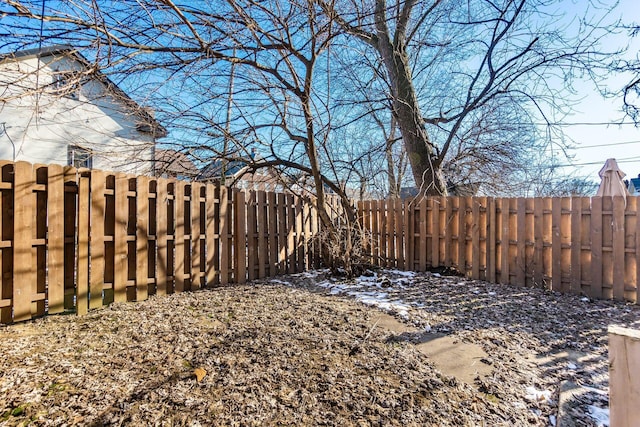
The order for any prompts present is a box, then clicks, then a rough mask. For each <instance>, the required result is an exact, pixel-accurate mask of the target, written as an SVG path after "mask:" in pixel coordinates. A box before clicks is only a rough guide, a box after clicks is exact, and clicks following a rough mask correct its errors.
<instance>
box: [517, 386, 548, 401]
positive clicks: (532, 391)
mask: <svg viewBox="0 0 640 427" xmlns="http://www.w3.org/2000/svg"><path fill="white" fill-rule="evenodd" d="M526 392H527V394H526V395H525V396H524V398H525V399H527V400H528V401H530V402H549V401H551V390H538V389H536V388H535V387H531V386H529V387H527V388H526Z"/></svg>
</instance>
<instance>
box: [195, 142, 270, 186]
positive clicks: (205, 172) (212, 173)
mask: <svg viewBox="0 0 640 427" xmlns="http://www.w3.org/2000/svg"><path fill="white" fill-rule="evenodd" d="M261 159H262V156H260V154H258V152H257V151H256V150H255V149H253V150H251V152H250V154H249V157H240V158H238V159H234V160H227V161H225V160H222V159H218V160H214V161H212V162H211V163H209V164H207V165H206V166H205V167H203V168H202V170H201V171H200V173H199V174H198V176H197V177H196V179H199V180H207V179H220V178H221V177H222V174H223V172H224V175H225V177H227V178H230V177H235V176H238V175H242V174H243V173H244V172H246V171H247V169H248V168H249V164H250V163H253V162H256V161H258V160H261Z"/></svg>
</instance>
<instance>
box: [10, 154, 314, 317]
mask: <svg viewBox="0 0 640 427" xmlns="http://www.w3.org/2000/svg"><path fill="white" fill-rule="evenodd" d="M0 171H1V179H0V230H1V233H2V235H1V236H0V265H1V268H2V277H1V286H0V291H1V293H0V323H10V322H14V321H21V320H27V319H30V318H32V317H36V316H41V315H44V314H47V313H49V314H52V313H60V312H63V311H67V310H75V311H76V312H77V313H79V314H82V313H85V312H87V310H89V309H92V308H97V307H100V306H102V305H106V304H109V303H111V302H113V301H131V300H144V299H146V298H147V297H148V296H149V295H152V294H167V293H172V292H181V291H185V290H195V289H199V288H201V287H203V286H211V285H216V284H225V283H229V282H237V283H242V282H244V281H245V280H247V279H249V280H250V279H254V278H263V277H270V276H274V275H276V274H281V273H294V272H299V271H303V270H306V269H308V268H311V266H313V265H315V264H316V262H317V249H316V248H315V247H314V243H313V240H312V238H311V237H312V236H313V235H314V234H315V233H317V231H318V229H319V224H318V219H317V214H316V211H315V209H313V208H312V207H311V205H310V203H303V200H302V199H300V198H295V197H294V196H292V195H286V194H280V193H279V194H276V193H266V192H263V191H255V192H253V191H252V192H248V193H244V192H240V191H237V190H231V189H229V188H226V187H221V186H216V185H213V184H207V185H205V184H202V183H189V182H184V181H178V180H172V179H162V178H157V179H156V178H151V177H146V176H131V175H125V174H120V173H107V172H103V171H98V170H76V169H74V168H71V167H62V166H58V165H47V166H44V165H31V164H29V163H26V162H17V163H12V162H2V163H0Z"/></svg>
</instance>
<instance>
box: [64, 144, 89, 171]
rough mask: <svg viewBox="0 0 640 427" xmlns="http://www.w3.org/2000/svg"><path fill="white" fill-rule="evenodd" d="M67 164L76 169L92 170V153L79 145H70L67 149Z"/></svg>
mask: <svg viewBox="0 0 640 427" xmlns="http://www.w3.org/2000/svg"><path fill="white" fill-rule="evenodd" d="M67 163H68V164H69V166H73V167H76V168H91V167H93V157H92V156H91V151H89V150H87V149H86V148H82V147H78V146H77V145H70V146H69V147H68V148H67Z"/></svg>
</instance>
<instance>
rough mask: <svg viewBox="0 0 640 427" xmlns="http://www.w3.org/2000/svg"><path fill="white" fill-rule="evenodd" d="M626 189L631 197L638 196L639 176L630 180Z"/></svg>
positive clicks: (639, 191) (639, 188)
mask: <svg viewBox="0 0 640 427" xmlns="http://www.w3.org/2000/svg"><path fill="white" fill-rule="evenodd" d="M627 189H628V190H629V194H631V195H632V196H636V195H638V194H640V174H639V175H638V177H637V178H631V179H630V180H629V185H628V187H627Z"/></svg>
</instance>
